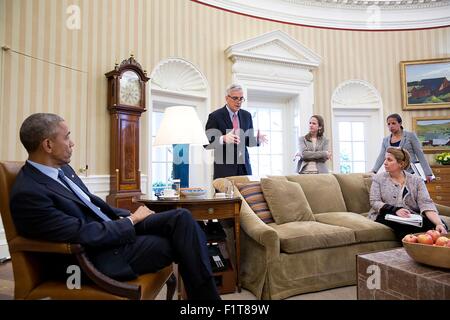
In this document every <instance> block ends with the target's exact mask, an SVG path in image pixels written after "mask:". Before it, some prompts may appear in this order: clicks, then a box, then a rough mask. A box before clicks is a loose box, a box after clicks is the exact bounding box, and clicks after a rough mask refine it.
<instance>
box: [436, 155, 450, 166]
mask: <svg viewBox="0 0 450 320" xmlns="http://www.w3.org/2000/svg"><path fill="white" fill-rule="evenodd" d="M435 159H436V162H437V163H439V164H441V165H449V164H450V152H442V153H439V154H437V155H436V157H435Z"/></svg>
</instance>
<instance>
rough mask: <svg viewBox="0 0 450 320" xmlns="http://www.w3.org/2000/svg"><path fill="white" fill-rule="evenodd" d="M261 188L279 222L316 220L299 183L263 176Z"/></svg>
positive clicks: (274, 217) (276, 220)
mask: <svg viewBox="0 0 450 320" xmlns="http://www.w3.org/2000/svg"><path fill="white" fill-rule="evenodd" d="M261 188H262V191H263V193H264V197H265V198H266V201H267V204H268V205H269V209H270V212H271V213H272V216H273V219H274V220H275V222H276V223H277V224H283V223H287V222H293V221H315V219H314V215H313V213H312V210H311V207H310V206H309V204H308V201H307V200H306V196H305V193H304V192H303V190H302V188H301V187H300V185H299V184H298V183H295V182H290V181H283V180H278V179H277V180H274V179H264V178H263V179H261Z"/></svg>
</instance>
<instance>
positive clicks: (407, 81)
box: [400, 58, 450, 110]
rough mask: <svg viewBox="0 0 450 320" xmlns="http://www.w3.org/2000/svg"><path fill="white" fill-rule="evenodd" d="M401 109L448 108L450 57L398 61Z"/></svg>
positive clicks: (449, 102)
mask: <svg viewBox="0 0 450 320" xmlns="http://www.w3.org/2000/svg"><path fill="white" fill-rule="evenodd" d="M400 76H401V84H402V103H403V110H422V109H448V108H450V58H443V59H430V60H415V61H401V62H400Z"/></svg>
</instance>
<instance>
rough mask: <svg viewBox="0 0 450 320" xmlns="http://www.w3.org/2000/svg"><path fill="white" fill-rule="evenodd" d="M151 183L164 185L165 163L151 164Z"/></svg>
mask: <svg viewBox="0 0 450 320" xmlns="http://www.w3.org/2000/svg"><path fill="white" fill-rule="evenodd" d="M152 179H153V185H155V184H157V185H163V184H164V185H165V184H166V183H167V172H166V164H165V163H153V164H152Z"/></svg>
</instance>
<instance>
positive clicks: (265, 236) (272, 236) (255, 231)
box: [240, 196, 280, 260]
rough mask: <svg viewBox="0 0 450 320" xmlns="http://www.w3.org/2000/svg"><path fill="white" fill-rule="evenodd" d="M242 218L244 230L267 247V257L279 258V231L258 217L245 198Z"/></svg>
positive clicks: (270, 258)
mask: <svg viewBox="0 0 450 320" xmlns="http://www.w3.org/2000/svg"><path fill="white" fill-rule="evenodd" d="M241 197H242V196H241ZM240 218H241V228H242V230H244V231H245V233H246V234H247V235H248V236H249V237H250V238H252V239H253V240H255V241H256V242H257V243H259V244H260V245H262V246H263V247H264V248H266V256H267V258H268V259H269V260H272V259H276V258H278V257H279V255H280V239H279V238H278V234H277V232H276V231H275V230H274V229H273V228H271V227H270V226H269V225H267V224H265V223H264V222H263V221H262V220H261V219H260V218H258V216H257V215H256V214H255V212H254V211H253V210H252V209H251V208H250V206H249V205H248V203H247V202H246V201H245V200H244V199H242V205H241V216H240Z"/></svg>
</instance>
